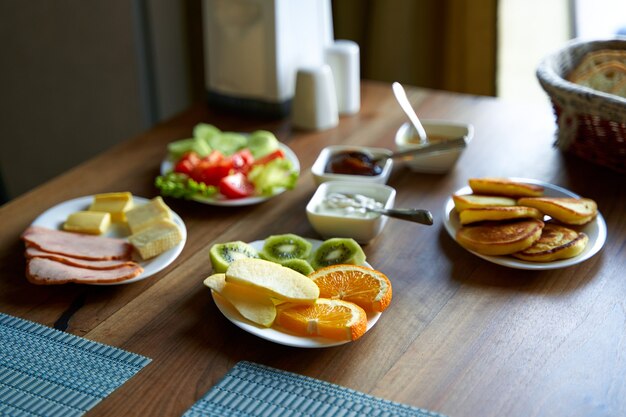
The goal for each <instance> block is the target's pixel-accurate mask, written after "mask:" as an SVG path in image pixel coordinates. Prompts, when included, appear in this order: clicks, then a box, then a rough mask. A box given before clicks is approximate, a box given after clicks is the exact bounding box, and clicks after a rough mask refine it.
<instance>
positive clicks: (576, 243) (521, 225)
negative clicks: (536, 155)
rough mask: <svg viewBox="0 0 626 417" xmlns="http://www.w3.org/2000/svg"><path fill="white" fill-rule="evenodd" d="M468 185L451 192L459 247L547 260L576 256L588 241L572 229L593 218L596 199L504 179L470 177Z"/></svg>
mask: <svg viewBox="0 0 626 417" xmlns="http://www.w3.org/2000/svg"><path fill="white" fill-rule="evenodd" d="M469 185H470V188H471V189H472V192H473V194H468V195H453V196H452V199H453V200H454V205H455V209H456V211H457V212H458V213H459V219H460V222H461V228H460V229H459V230H458V232H457V234H456V240H457V242H458V243H459V244H461V245H462V246H463V247H465V248H467V249H469V250H472V251H474V252H477V253H480V254H483V255H512V256H514V257H516V258H519V259H523V260H526V261H532V262H550V261H554V260H557V259H566V258H572V257H574V256H577V255H579V254H580V253H581V252H582V251H583V250H584V249H585V247H586V246H587V242H588V241H589V238H588V237H587V235H586V234H584V233H581V232H578V231H577V230H574V229H575V228H576V227H578V226H582V225H585V224H587V223H588V222H590V221H591V220H593V219H594V218H595V217H596V215H597V213H598V207H597V204H596V203H595V201H593V200H591V199H588V198H563V197H545V196H544V195H543V193H544V189H543V187H540V186H537V185H534V184H525V183H520V182H515V181H511V180H508V179H504V178H473V179H470V180H469ZM546 216H549V217H550V220H549V221H545V222H544V219H545V218H546Z"/></svg>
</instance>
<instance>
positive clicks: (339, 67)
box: [325, 40, 361, 115]
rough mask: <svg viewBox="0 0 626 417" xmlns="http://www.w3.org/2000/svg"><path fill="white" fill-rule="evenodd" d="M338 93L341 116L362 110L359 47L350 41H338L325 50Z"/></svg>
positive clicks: (338, 106)
mask: <svg viewBox="0 0 626 417" xmlns="http://www.w3.org/2000/svg"><path fill="white" fill-rule="evenodd" d="M325 59H326V63H327V64H328V65H329V66H330V69H331V70H332V72H333V78H334V80H335V90H336V92H337V108H338V110H339V114H346V115H349V114H355V113H357V112H358V111H359V109H360V108H361V91H360V88H361V85H360V84H361V71H360V67H359V64H360V63H359V45H357V44H356V43H355V42H352V41H348V40H338V41H335V42H334V43H333V44H332V45H330V46H328V47H327V48H326V50H325Z"/></svg>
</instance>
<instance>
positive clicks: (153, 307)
mask: <svg viewBox="0 0 626 417" xmlns="http://www.w3.org/2000/svg"><path fill="white" fill-rule="evenodd" d="M409 98H410V99H411V101H412V103H413V104H414V106H415V107H416V109H417V111H418V113H419V114H420V116H421V117H423V118H425V119H427V118H437V119H447V120H452V121H459V122H468V123H471V124H473V125H474V127H475V137H474V140H473V141H472V142H471V144H470V146H469V147H468V149H467V151H466V152H465V153H464V155H463V156H462V157H461V159H460V160H459V162H458V164H457V166H456V168H455V169H454V170H453V171H451V172H450V173H448V174H446V175H426V174H416V173H413V172H411V171H409V170H408V169H407V168H405V167H403V166H401V165H396V167H394V170H393V173H392V175H391V178H390V180H389V182H388V184H389V185H391V186H393V187H394V188H396V190H397V192H398V194H397V198H396V206H398V207H420V208H425V209H429V210H431V211H432V212H433V215H434V218H435V225H434V226H431V227H427V226H421V225H417V224H412V223H407V222H403V221H400V220H390V221H389V222H388V223H387V226H386V228H385V229H384V231H383V233H382V234H381V235H380V236H379V237H377V238H376V239H375V240H374V241H373V242H371V243H370V244H369V245H367V246H365V247H364V250H365V252H366V254H367V257H368V261H369V262H370V263H371V264H372V265H373V266H374V267H375V268H377V269H379V270H381V271H383V272H384V273H385V274H387V276H388V277H389V278H390V279H391V281H392V283H393V294H394V296H393V300H392V302H391V305H390V307H389V309H388V310H387V311H385V312H384V313H383V315H382V317H381V318H380V320H379V322H378V323H377V324H376V326H375V327H374V328H373V329H372V330H371V331H369V332H368V333H367V334H366V335H365V336H363V337H362V338H361V339H360V340H358V341H356V342H354V343H349V344H346V345H343V346H339V347H333V348H325V349H301V348H293V347H286V346H282V345H278V344H275V343H272V342H269V341H265V340H262V339H259V338H257V337H255V336H253V335H251V334H248V333H246V332H244V331H243V330H241V329H239V328H237V327H235V326H234V325H233V324H231V323H230V322H229V321H228V320H226V319H225V318H224V317H223V316H222V315H221V313H220V312H219V310H218V309H217V308H216V306H215V304H214V303H213V301H212V298H211V296H210V292H209V290H208V289H206V288H205V287H204V286H203V285H202V280H203V279H204V278H205V277H206V276H208V275H209V274H210V272H211V264H210V261H209V257H208V250H209V248H210V247H211V245H212V244H214V243H216V242H226V241H231V240H243V241H254V240H258V239H263V238H264V237H266V236H268V235H270V234H279V233H286V232H292V233H297V234H300V235H302V236H306V237H311V238H319V236H317V235H316V233H315V232H314V230H313V229H312V228H311V226H310V225H309V223H308V221H307V219H306V214H305V206H306V204H307V202H308V200H309V198H310V197H311V195H312V194H313V192H314V190H315V185H314V182H313V179H312V176H311V173H310V168H311V165H312V164H313V162H314V160H315V158H316V156H317V154H318V153H319V152H320V150H321V149H322V148H323V147H325V146H328V145H337V144H360V145H374V146H382V147H388V148H393V146H394V145H393V138H394V133H395V131H396V129H398V127H399V126H400V125H401V124H402V123H403V122H404V121H405V116H404V115H403V113H402V112H401V110H400V108H399V106H398V105H397V104H396V102H395V101H394V98H393V95H392V93H391V88H390V86H389V85H387V84H382V83H374V82H364V83H363V90H362V108H361V111H360V112H359V113H358V114H357V115H355V116H351V117H343V118H341V122H340V124H339V126H338V127H337V128H334V129H330V130H326V131H323V132H303V131H298V130H294V129H292V128H291V125H290V123H289V121H288V120H283V121H278V122H276V121H274V122H268V121H262V120H254V119H251V118H245V117H235V116H232V115H223V114H218V113H215V112H213V111H210V110H209V109H208V108H207V107H206V106H204V105H197V106H195V107H193V108H191V109H189V111H187V112H185V113H183V114H181V115H180V116H178V117H176V118H174V119H173V120H170V121H168V122H165V123H163V124H160V125H158V126H156V127H155V128H154V129H152V130H150V131H148V132H146V133H145V134H142V135H140V136H139V137H136V138H134V139H132V140H129V141H128V142H125V143H123V144H121V145H119V146H117V147H115V148H113V149H111V150H110V151H108V152H106V153H103V154H101V155H100V156H98V157H96V158H94V159H92V160H89V161H87V162H85V163H83V164H82V165H80V166H78V167H76V168H74V169H72V170H70V171H68V172H67V173H65V174H63V175H61V176H59V177H57V178H54V179H52V180H50V181H49V182H47V183H46V184H44V185H42V186H41V187H39V188H37V189H35V190H33V191H32V192H30V193H28V194H26V195H23V196H21V197H20V198H17V199H15V200H13V201H11V202H9V203H8V204H5V205H4V206H2V207H1V208H0V225H1V227H0V311H1V312H3V313H8V314H12V315H15V316H18V317H21V318H25V319H29V320H33V321H35V322H38V323H42V324H44V325H47V326H56V327H58V328H61V329H64V330H66V331H67V332H70V333H72V334H76V335H79V336H84V337H86V338H88V339H91V340H95V341H98V342H103V343H107V344H110V345H113V346H117V347H120V348H122V349H126V350H129V351H131V352H135V353H139V354H142V355H145V356H147V357H149V358H152V362H151V363H150V364H149V365H148V366H147V367H146V368H144V369H143V370H142V371H141V372H140V373H139V374H137V375H136V376H135V377H133V378H132V379H130V380H129V381H128V382H127V383H125V384H124V385H123V386H122V387H120V388H119V389H117V390H116V391H115V392H113V394H111V395H110V396H109V397H107V398H106V399H104V400H103V401H102V402H101V403H100V404H99V405H97V406H96V407H95V408H94V409H93V410H92V411H90V413H88V415H91V416H100V415H108V416H121V415H125V416H129V415H136V416H178V415H181V414H182V413H183V412H184V411H185V410H186V409H188V408H189V407H191V405H192V404H193V403H194V402H195V401H196V400H198V399H199V398H200V397H201V396H202V395H203V394H204V393H205V392H207V391H208V390H209V389H210V388H211V387H212V386H213V385H214V384H215V383H216V382H217V381H218V380H219V379H220V378H221V377H222V376H223V375H224V374H225V373H226V372H227V371H228V370H229V369H230V368H231V367H232V366H233V365H234V364H235V363H237V362H238V361H241V360H248V361H253V362H258V363H261V364H266V365H269V366H272V367H276V368H279V369H283V370H287V371H292V372H296V373H299V374H303V375H308V376H311V377H315V378H319V379H322V380H325V381H329V382H333V383H337V384H341V385H343V386H347V387H349V388H352V389H356V390H359V391H364V392H366V393H369V394H372V395H375V396H380V397H384V398H386V399H389V400H393V401H399V402H404V403H407V404H411V405H414V406H419V407H423V408H426V409H430V410H433V411H437V412H440V413H443V414H446V415H449V416H451V417H466V416H467V417H470V416H471V417H475V416H483V417H488V416H493V417H496V416H497V417H499V416H520V417H521V416H524V417H528V416H568V417H573V416H586V417H588V416H608V415H611V416H623V415H626V302H625V301H624V300H625V299H626V296H625V295H626V279H625V278H626V216H625V214H626V181H624V177H623V176H621V177H620V176H619V175H617V174H614V173H613V172H611V171H609V170H606V169H604V168H601V167H597V166H594V165H591V164H589V163H587V162H584V161H582V160H579V159H577V158H573V157H569V156H565V155H563V154H562V153H561V152H559V151H558V150H555V149H554V148H553V147H552V143H553V137H554V130H555V124H554V120H553V115H552V113H551V109H550V107H549V105H548V103H547V99H546V103H545V106H543V105H525V104H519V103H509V102H504V101H500V100H498V99H493V98H485V97H473V96H465V95H457V94H453V93H446V92H437V91H428V90H422V89H415V88H413V89H409ZM199 122H207V123H213V124H215V125H217V126H218V127H220V128H221V129H223V130H237V131H252V130H255V129H268V130H271V131H273V132H274V133H276V135H277V137H278V138H279V140H281V141H282V142H284V143H285V144H287V145H288V146H289V147H290V148H291V149H292V150H293V151H294V152H295V153H296V154H297V155H298V158H299V160H300V163H301V166H302V172H301V177H300V180H299V182H298V186H297V187H296V189H295V190H293V191H290V192H287V193H284V194H282V195H280V196H279V197H277V198H274V199H271V200H269V201H267V202H265V203H263V204H259V205H256V206H248V207H238V208H224V207H213V206H208V205H202V204H199V203H194V202H190V201H181V200H174V199H166V201H167V203H168V204H169V205H170V207H171V208H172V209H173V210H174V211H176V212H177V213H178V214H179V215H180V216H181V217H182V218H183V219H184V221H185V223H186V226H187V230H188V240H187V243H186V246H185V248H184V250H183V252H182V254H181V255H180V256H179V257H178V259H176V260H175V261H174V262H173V263H172V264H171V265H170V266H169V267H167V268H166V269H165V270H163V271H162V272H160V273H159V274H157V275H156V276H154V277H152V278H149V279H146V280H143V281H140V282H136V283H132V284H129V285H119V286H105V287H102V286H78V285H64V286H50V287H48V286H35V285H32V284H29V283H28V282H27V281H26V279H25V277H24V266H25V262H24V258H23V244H22V242H21V241H20V240H19V235H20V233H21V232H22V231H23V230H24V229H25V228H26V227H27V226H28V225H29V224H30V223H31V222H32V221H33V219H34V218H35V217H37V215H39V214H40V213H42V212H43V211H45V210H46V209H47V208H49V207H51V206H53V205H55V204H57V203H59V202H62V201H64V200H67V199H70V198H74V197H78V196H83V195H89V194H94V193H100V192H110V191H125V190H128V191H131V192H132V193H134V194H135V195H139V196H144V197H153V196H155V195H157V190H156V189H155V188H154V187H153V185H152V184H153V180H154V177H155V176H156V175H157V173H158V170H159V164H160V161H161V160H162V158H163V157H164V155H165V146H166V144H167V143H168V142H170V141H173V140H176V139H181V138H184V137H188V136H190V134H191V129H192V127H193V126H194V125H195V124H196V123H199ZM61 151H62V150H59V152H61ZM28 169H35V168H34V167H30V168H28ZM479 176H514V177H526V178H534V179H538V180H542V181H546V182H549V183H552V184H556V185H559V186H562V187H565V188H567V189H569V190H571V191H574V192H576V193H578V194H580V195H583V196H586V197H589V198H593V199H594V200H596V201H597V203H598V205H599V208H600V211H601V213H602V214H603V216H604V218H605V220H606V223H607V227H608V239H607V241H606V244H605V246H604V248H603V249H602V251H601V252H600V253H598V254H597V255H595V256H594V257H592V258H591V259H589V260H587V261H586V262H583V263H581V264H578V265H575V266H572V267H569V268H565V269H559V270H549V271H526V270H517V269H510V268H506V267H502V266H498V265H495V264H492V263H489V262H487V261H485V260H482V259H480V258H478V257H476V256H474V255H472V254H470V253H469V252H467V251H465V250H464V249H462V248H461V247H460V246H459V245H458V244H457V243H455V242H454V241H453V240H452V239H451V238H450V237H449V236H448V234H447V233H446V231H445V229H444V227H443V223H442V219H443V205H444V202H445V201H446V199H447V198H448V197H449V196H450V194H452V193H453V191H455V190H457V189H459V188H461V187H463V186H465V185H466V184H467V180H468V178H470V177H479Z"/></svg>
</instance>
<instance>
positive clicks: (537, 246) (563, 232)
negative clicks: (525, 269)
mask: <svg viewBox="0 0 626 417" xmlns="http://www.w3.org/2000/svg"><path fill="white" fill-rule="evenodd" d="M588 242H589V237H588V236H587V235H586V234H584V233H579V232H577V231H575V230H572V229H568V228H567V227H563V226H559V225H556V224H546V225H545V226H544V228H543V230H542V231H541V237H540V238H539V239H537V241H536V242H535V243H533V244H532V246H530V247H529V248H526V249H524V250H523V251H522V252H517V253H514V254H513V256H514V257H516V258H518V259H522V260H524V261H530V262H551V261H556V260H558V259H567V258H573V257H574V256H578V255H580V253H581V252H582V251H583V250H584V249H585V247H586V246H587V243H588Z"/></svg>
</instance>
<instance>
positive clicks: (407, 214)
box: [365, 207, 433, 226]
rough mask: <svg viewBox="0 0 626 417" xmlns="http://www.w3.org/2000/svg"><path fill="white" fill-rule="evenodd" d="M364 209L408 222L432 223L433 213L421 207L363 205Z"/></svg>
mask: <svg viewBox="0 0 626 417" xmlns="http://www.w3.org/2000/svg"><path fill="white" fill-rule="evenodd" d="M365 210H367V211H371V212H373V213H379V214H382V215H383V216H387V217H393V218H396V219H402V220H408V221H410V222H415V223H420V224H425V225H428V226H431V225H432V224H433V215H432V214H431V212H430V211H428V210H422V209H412V208H411V209H378V208H371V207H365Z"/></svg>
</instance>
